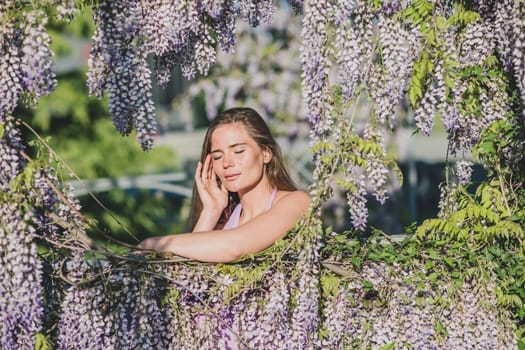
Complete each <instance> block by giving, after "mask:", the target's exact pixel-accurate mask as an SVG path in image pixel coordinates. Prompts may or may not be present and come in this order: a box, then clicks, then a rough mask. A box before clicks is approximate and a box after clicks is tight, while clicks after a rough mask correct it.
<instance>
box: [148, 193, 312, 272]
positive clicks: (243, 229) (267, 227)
mask: <svg viewBox="0 0 525 350" xmlns="http://www.w3.org/2000/svg"><path fill="white" fill-rule="evenodd" d="M309 204H310V196H309V195H308V194H307V193H305V192H302V191H295V192H292V193H290V194H288V195H286V196H285V197H283V198H281V200H279V201H278V202H277V203H276V204H275V205H274V206H273V207H272V208H271V209H270V210H268V211H267V212H265V213H263V214H261V215H259V216H257V217H255V218H254V219H252V220H250V221H249V222H247V223H245V224H243V225H241V226H239V227H237V228H235V229H231V230H218V231H206V232H192V233H185V234H177V235H169V236H160V237H152V238H148V239H146V240H144V241H142V242H141V244H140V245H139V247H141V248H144V249H153V250H157V251H161V252H170V253H174V254H177V255H181V256H184V257H187V258H191V259H195V260H199V261H207V262H230V261H234V260H237V259H239V258H240V257H242V256H243V255H246V254H252V253H258V252H260V251H262V250H264V249H266V248H268V247H269V246H271V245H272V244H273V243H274V242H275V241H276V240H278V239H279V238H281V237H283V236H284V235H285V234H286V233H287V232H288V231H289V230H291V229H292V228H293V227H294V226H295V224H296V223H297V220H298V219H299V218H300V217H301V215H302V214H303V213H304V212H305V211H306V210H307V209H308V206H309Z"/></svg>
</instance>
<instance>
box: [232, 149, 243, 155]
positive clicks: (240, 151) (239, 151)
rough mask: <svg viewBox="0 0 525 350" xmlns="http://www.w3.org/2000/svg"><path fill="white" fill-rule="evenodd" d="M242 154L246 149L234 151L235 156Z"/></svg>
mask: <svg viewBox="0 0 525 350" xmlns="http://www.w3.org/2000/svg"><path fill="white" fill-rule="evenodd" d="M242 152H244V149H239V150H236V151H234V153H235V154H240V153H242Z"/></svg>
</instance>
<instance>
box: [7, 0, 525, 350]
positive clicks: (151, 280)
mask: <svg viewBox="0 0 525 350" xmlns="http://www.w3.org/2000/svg"><path fill="white" fill-rule="evenodd" d="M47 5H56V6H57V10H58V13H57V18H70V17H71V16H73V15H74V13H75V11H76V9H75V2H74V1H62V2H60V1H45V2H41V3H40V4H39V5H38V4H36V3H35V4H34V5H31V6H29V5H28V4H26V3H23V2H19V1H4V2H3V3H2V4H0V14H1V19H2V22H1V23H2V26H1V27H0V47H1V49H2V56H1V57H0V59H1V60H2V61H1V63H0V68H2V69H1V70H0V79H1V81H0V83H1V84H0V97H1V98H0V135H1V138H0V190H1V192H0V276H1V278H2V285H1V286H0V335H1V337H0V347H1V348H2V349H7V350H10V349H34V348H44V349H49V348H56V349H86V348H90V349H137V348H138V349H260V348H264V349H301V350H302V349H326V348H329V349H346V348H372V349H380V348H383V349H384V348H429V349H451V348H469V349H470V348H471V349H486V348H491V349H516V348H517V339H516V334H515V330H516V329H515V328H516V326H515V324H514V323H512V321H511V315H510V314H509V313H508V312H507V310H506V309H504V308H503V307H500V305H499V304H498V301H497V300H496V295H498V292H497V290H498V288H499V287H498V285H497V284H496V283H494V282H493V281H494V280H496V277H497V276H496V274H495V273H494V272H493V271H492V270H491V269H485V270H483V271H479V270H475V271H468V272H467V273H465V275H458V271H454V270H453V269H451V270H446V269H445V268H442V269H445V270H444V271H445V272H446V273H447V274H448V273H449V272H450V274H451V275H453V276H454V278H456V279H455V280H452V279H451V278H443V279H442V280H440V279H439V275H438V274H436V273H435V272H434V271H432V270H431V268H430V267H432V266H436V264H435V262H434V260H437V259H438V258H439V254H437V253H436V251H432V254H430V253H429V257H425V256H424V252H423V253H421V254H420V255H418V254H416V253H415V252H414V253H412V255H410V256H411V257H412V259H414V261H411V262H409V263H407V262H406V261H405V264H404V265H399V264H397V263H395V262H394V263H392V261H391V260H388V259H387V258H385V261H388V263H385V262H377V261H378V260H381V257H382V255H379V254H376V256H375V257H374V259H375V260H374V262H371V261H368V262H362V261H360V260H358V257H357V255H358V252H357V253H356V256H345V255H344V254H342V255H341V254H337V253H334V254H332V253H331V252H332V251H331V250H328V249H326V250H323V249H324V248H325V247H324V244H325V242H332V241H330V240H329V239H328V237H327V236H328V234H325V233H323V227H322V223H321V222H320V220H319V216H320V214H319V211H320V210H319V208H320V206H321V203H323V201H325V200H326V199H327V198H329V197H330V196H332V195H333V194H334V193H335V192H336V191H338V190H339V189H340V188H343V190H344V191H345V195H346V196H347V198H348V204H349V210H350V214H351V219H352V223H353V226H354V227H355V228H356V229H359V230H363V229H365V228H366V223H367V215H368V212H367V207H366V203H367V200H368V198H369V197H370V195H372V196H373V197H375V199H376V200H377V201H378V202H380V203H383V202H384V201H385V200H386V198H387V195H388V193H387V191H386V187H385V186H386V185H387V183H388V175H389V172H390V170H391V168H392V166H391V162H390V161H389V159H388V157H387V149H386V146H385V145H386V141H387V138H388V133H389V132H390V131H392V130H393V129H395V128H396V127H397V125H398V124H399V123H400V120H399V117H398V113H397V111H398V110H399V109H400V108H402V107H403V105H404V103H405V98H406V96H408V103H409V104H410V106H411V107H412V109H413V110H414V113H415V116H414V120H415V122H416V126H417V128H418V130H419V131H420V132H421V133H423V134H430V133H431V131H432V127H433V125H434V124H435V121H436V120H437V119H438V117H440V119H441V121H442V123H443V125H444V127H445V129H446V130H447V132H448V138H449V148H450V151H451V153H461V152H464V151H468V150H470V148H471V147H472V146H473V145H474V144H476V143H477V142H478V141H479V140H480V139H481V138H482V134H483V132H484V131H485V130H486V129H487V127H489V126H491V125H496V124H494V122H503V121H506V122H508V123H509V124H510V125H511V127H512V126H520V125H521V124H522V123H523V110H524V108H523V105H524V103H525V97H524V96H525V95H524V81H523V79H524V71H525V68H524V64H523V53H524V52H523V49H524V37H523V36H524V33H525V28H524V26H525V22H524V20H523V18H524V17H525V16H524V15H525V14H524V12H525V10H524V8H525V4H524V3H523V2H522V1H511V0H504V1H501V2H497V1H490V0H485V1H483V0H479V1H472V2H470V3H469V6H470V7H469V8H465V7H461V6H459V5H458V4H457V3H454V2H452V1H450V2H434V1H425V0H413V1H404V2H402V1H395V0H392V1H386V0H385V1H382V2H381V1H376V2H370V1H365V0H355V1H352V0H348V1H335V0H309V1H305V2H304V4H302V5H303V11H304V17H303V30H302V40H303V42H302V49H301V52H302V56H301V59H302V66H303V73H302V79H303V94H304V95H303V96H304V103H305V108H306V114H307V117H308V119H309V122H310V124H311V133H310V137H311V145H312V149H313V154H314V162H315V165H316V169H315V174H314V176H315V179H316V184H314V187H313V189H312V196H313V205H312V208H311V211H310V212H309V214H310V215H309V216H308V217H306V218H304V219H303V221H302V222H300V223H299V224H298V225H297V228H296V230H294V231H293V232H291V233H290V234H289V235H288V237H286V238H285V239H284V240H282V241H279V242H277V243H276V245H275V246H274V247H272V248H271V249H270V250H269V251H267V252H265V253H263V254H261V255H258V256H256V257H251V258H250V259H247V260H245V261H241V262H239V263H237V264H226V265H200V264H198V263H195V262H180V261H179V262H170V261H168V260H152V259H151V257H150V256H145V255H143V254H139V253H136V252H134V251H130V253H129V254H128V255H126V256H118V255H116V254H113V253H111V252H108V251H107V250H105V249H104V248H101V247H98V246H97V245H96V244H94V243H93V242H92V241H91V240H90V239H89V237H87V235H86V231H85V229H86V226H85V225H86V224H87V222H86V221H85V219H84V218H83V217H82V214H81V213H80V210H81V209H80V207H79V205H78V202H77V201H76V199H75V198H74V197H73V196H72V195H71V194H70V191H69V190H68V189H67V188H63V187H62V186H61V184H60V181H59V176H58V175H57V172H56V170H55V168H54V167H53V166H51V165H50V163H51V162H50V161H49V160H47V159H37V160H34V159H31V157H30V156H29V155H28V154H27V153H26V148H25V146H24V145H23V143H22V138H21V136H20V135H21V128H22V127H24V126H22V124H21V123H20V122H19V121H17V119H16V118H14V117H12V114H13V113H14V112H15V108H16V107H17V105H18V104H19V103H26V104H28V105H34V104H35V103H36V102H37V101H38V98H39V97H40V96H42V95H44V94H47V93H49V92H50V91H51V90H52V89H53V88H54V86H55V84H56V82H55V79H54V76H53V73H52V71H51V69H50V68H51V58H52V53H51V52H50V51H49V41H50V39H49V36H48V34H47V33H46V32H45V24H46V21H47V19H48V18H47V13H48V12H47V11H46V10H45V6H47ZM293 5H294V7H295V8H296V9H297V8H298V7H299V6H300V5H301V1H295V2H294V3H293ZM274 12H275V4H274V2H273V1H271V0H267V1H255V0H243V1H236V2H234V1H226V0H224V1H200V2H197V1H191V0H187V1H179V2H173V1H168V0H157V1H145V0H142V1H141V0H126V1H124V0H119V1H105V0H100V1H98V2H96V4H95V7H94V14H95V16H94V18H95V23H96V31H95V33H94V36H93V44H92V49H91V53H90V60H89V65H90V67H89V73H88V85H89V87H90V92H91V93H92V94H94V95H96V96H99V97H101V96H102V95H103V94H104V93H106V94H107V95H108V97H109V100H110V113H111V116H112V118H113V121H114V124H115V126H116V128H117V129H118V131H119V132H120V133H122V134H124V135H127V134H130V133H131V132H132V131H136V133H137V138H138V139H139V141H140V143H141V145H142V147H143V148H144V149H149V148H151V146H152V141H153V136H154V135H155V133H156V122H155V118H154V108H153V102H152V98H151V89H152V84H153V82H154V81H153V80H156V83H158V84H160V85H161V86H162V85H165V84H166V83H167V82H168V80H169V78H170V76H171V72H172V70H173V69H174V68H176V67H180V69H181V70H182V72H183V74H184V75H185V76H186V77H187V78H191V77H193V76H195V75H196V74H197V73H198V74H206V73H207V72H208V71H209V70H210V67H211V66H212V65H213V64H214V62H215V60H216V57H217V56H216V55H217V51H216V50H217V48H220V49H222V50H223V51H225V52H231V51H232V50H233V48H234V46H235V40H236V39H235V28H236V21H235V18H236V16H241V17H242V18H243V19H244V20H245V21H246V22H247V23H249V24H250V25H253V26H255V25H258V24H260V23H264V22H267V21H269V20H270V19H271V18H272V16H273V14H274ZM430 24H431V25H430ZM150 59H151V60H152V61H153V65H152V67H153V69H152V68H150V63H149V61H150ZM499 68H501V70H498V69H499ZM508 86H513V87H515V89H516V91H517V95H518V99H514V98H513V96H512V93H511V92H510V91H509V89H507V87H508ZM362 99H365V100H367V101H368V102H369V104H370V106H371V111H372V113H371V117H370V118H369V123H368V124H367V125H365V126H359V125H357V124H356V123H355V119H354V117H355V114H356V109H357V106H358V104H359V102H361V100H362ZM517 111H518V112H519V113H516V112H517ZM27 129H29V128H27ZM503 152H505V154H504V157H505V161H506V162H507V163H508V164H507V163H506V165H508V166H512V164H519V162H521V160H522V155H521V153H520V147H514V148H503ZM470 175H471V168H470V164H469V163H467V162H458V164H457V170H456V176H457V178H458V181H459V182H460V184H466V183H468V181H469V177H470ZM448 191H449V192H446V190H445V191H444V194H446V193H453V194H454V195H457V194H458V192H457V191H450V188H449V189H448ZM442 199H443V200H442V204H441V208H440V209H441V210H442V212H443V213H445V212H449V211H453V210H454V209H453V207H454V205H456V204H457V203H455V202H454V201H453V199H454V198H452V197H451V196H444V197H443V198H442ZM450 208H452V209H450ZM443 215H445V214H443ZM326 232H328V231H326ZM337 237H338V238H339V239H340V240H339V241H338V242H340V243H344V244H348V249H350V246H355V245H356V244H359V242H357V241H355V240H354V241H352V242H351V241H349V240H348V237H346V236H345V235H344V234H343V235H340V236H337ZM330 244H332V243H330ZM363 249H364V248H363ZM335 251H336V252H337V249H336V250H335ZM321 252H324V255H323V254H321ZM443 255H445V252H443ZM103 256H105V257H103ZM385 256H386V255H385ZM391 256H392V254H391V255H390V257H391ZM454 258H455V259H456V257H454ZM418 259H421V261H418ZM458 259H459V258H458ZM424 261H426V262H424ZM445 262H446V263H447V264H448V265H449V266H458V265H459V263H457V264H456V262H455V260H453V259H452V260H450V258H449V260H448V261H447V260H445ZM455 264H456V265H455ZM483 267H485V266H483ZM481 272H483V273H481ZM460 277H461V278H460ZM499 291H500V292H501V290H499Z"/></svg>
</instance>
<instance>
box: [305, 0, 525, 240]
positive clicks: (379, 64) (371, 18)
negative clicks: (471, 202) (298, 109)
mask: <svg viewBox="0 0 525 350" xmlns="http://www.w3.org/2000/svg"><path fill="white" fill-rule="evenodd" d="M523 11H524V4H523V2H522V1H502V2H496V1H473V2H471V4H470V5H469V8H466V7H463V6H462V5H457V4H455V3H454V2H444V3H442V2H433V1H423V0H419V1H383V2H378V3H373V2H369V1H363V0H355V1H327V0H326V1H310V2H307V6H305V15H304V17H303V34H302V38H303V46H302V62H303V96H304V101H305V104H306V108H307V115H308V118H309V121H310V123H311V125H312V129H311V140H312V142H313V143H314V146H313V150H314V162H315V163H316V172H315V174H314V177H315V179H316V180H317V181H320V182H324V185H323V186H322V187H323V188H324V189H325V195H326V196H328V197H330V196H331V194H333V193H335V192H336V191H337V188H338V187H339V185H340V184H341V180H340V179H339V180H337V181H336V178H338V177H340V176H342V177H346V179H347V181H349V183H347V185H346V186H343V187H344V189H345V190H346V197H347V198H348V206H349V210H350V216H351V221H352V223H353V226H354V227H355V228H356V229H361V230H362V229H364V228H365V226H366V222H367V205H366V204H367V199H368V198H369V197H370V195H373V196H375V197H376V198H377V199H378V201H379V202H380V203H382V202H383V201H384V199H385V198H386V197H387V191H386V189H387V188H386V187H385V186H387V185H388V183H389V178H388V173H391V171H392V167H391V166H390V164H391V163H390V162H389V160H388V155H387V149H386V147H385V144H386V141H387V138H388V134H389V133H392V132H394V131H395V130H396V128H397V127H398V126H399V125H400V122H401V121H400V120H399V115H400V113H399V112H400V111H404V110H406V104H407V102H408V103H409V104H410V107H412V109H413V111H414V120H415V123H416V127H417V129H418V131H419V132H421V133H422V134H423V135H430V134H431V133H432V128H433V126H434V125H435V123H436V121H437V120H440V121H441V122H442V124H443V126H444V127H445V130H446V132H447V134H448V140H449V153H450V154H451V155H459V156H462V155H463V154H465V153H468V152H470V151H471V150H472V147H473V146H475V145H476V144H477V143H478V142H479V141H480V139H481V135H482V132H483V130H485V129H486V128H488V127H489V126H490V125H492V124H493V123H494V122H495V121H502V120H505V121H508V122H509V123H510V124H511V125H517V126H520V125H523V122H524V120H523V116H522V114H523V113H525V112H523V111H525V108H524V107H523V106H524V104H523V93H524V89H523V74H524V73H523V72H524V66H525V65H524V63H523V55H524V52H525V51H524V47H523V43H524V40H523V35H524V33H525V27H524V21H523V18H524V13H523ZM498 62H501V64H500V65H498ZM498 67H503V71H501V70H500V71H498V69H499V68H498ZM332 72H333V73H334V74H332ZM509 77H510V78H509ZM508 79H511V81H510V82H509V80H508ZM509 86H515V87H516V90H517V92H518V94H520V96H522V97H521V101H519V100H518V101H517V102H516V101H515V102H512V97H511V95H512V92H511V91H509V89H508V87H509ZM406 96H408V101H406ZM362 101H368V102H367V103H368V104H369V106H370V107H371V109H372V111H371V117H370V118H369V119H368V123H369V125H368V126H365V127H362V126H361V125H360V124H359V123H356V122H355V120H356V119H357V118H356V116H355V114H357V113H358V112H357V109H358V108H359V106H360V104H362V103H363V102H362ZM334 106H343V110H342V111H340V110H339V111H335V112H334ZM405 112H406V111H405ZM409 113H410V112H409ZM401 115H402V114H401ZM365 130H374V133H375V134H376V135H377V137H376V138H375V143H376V144H377V145H379V146H380V147H381V148H382V152H376V151H374V150H373V148H370V147H363V145H364V143H366V141H367V136H366V134H367V133H366V132H364V131H365ZM354 136H358V137H356V138H354ZM349 137H352V138H354V139H355V143H354V144H352V145H351V147H350V148H345V147H347V146H348V142H341V139H342V138H346V139H348V138H349ZM316 144H317V146H316ZM522 146H523V145H521V147H516V148H515V149H513V150H511V149H510V148H507V149H506V153H511V154H507V155H506V156H505V157H506V158H510V159H512V161H511V162H513V163H514V164H519V163H520V162H521V161H522V153H523V152H522V148H523V147H522ZM362 150H363V151H362ZM344 152H353V153H354V154H356V153H357V154H359V156H358V157H354V158H353V159H349V158H348V157H344V156H341V154H342V153H344ZM501 157H502V158H503V157H504V155H503V154H502V155H501ZM328 164H329V165H328ZM327 168H329V170H327ZM341 169H346V171H341ZM461 181H463V182H464V183H466V182H468V179H467V180H466V181H465V180H464V179H461ZM342 182H343V183H345V181H344V180H343V181H342Z"/></svg>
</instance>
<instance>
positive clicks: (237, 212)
mask: <svg viewBox="0 0 525 350" xmlns="http://www.w3.org/2000/svg"><path fill="white" fill-rule="evenodd" d="M276 194H277V187H275V186H274V187H273V190H272V195H271V196H270V200H269V201H268V206H267V207H266V210H268V209H270V208H271V207H272V204H273V200H274V199H275V195H276ZM241 212H242V204H241V203H239V204H237V206H236V207H235V209H233V212H232V215H230V217H229V218H228V221H227V222H226V225H224V228H223V230H228V229H231V228H236V227H237V226H239V219H240V218H241Z"/></svg>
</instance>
